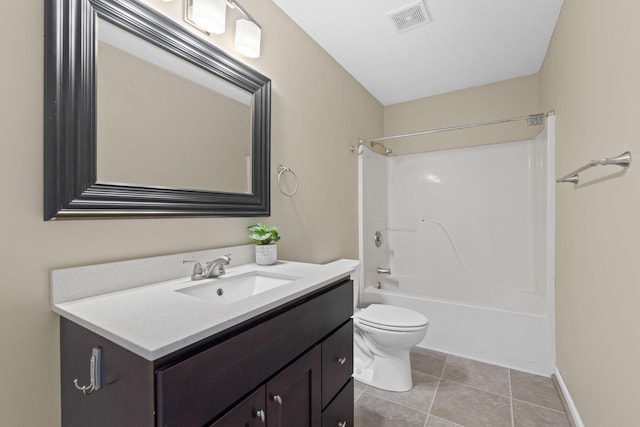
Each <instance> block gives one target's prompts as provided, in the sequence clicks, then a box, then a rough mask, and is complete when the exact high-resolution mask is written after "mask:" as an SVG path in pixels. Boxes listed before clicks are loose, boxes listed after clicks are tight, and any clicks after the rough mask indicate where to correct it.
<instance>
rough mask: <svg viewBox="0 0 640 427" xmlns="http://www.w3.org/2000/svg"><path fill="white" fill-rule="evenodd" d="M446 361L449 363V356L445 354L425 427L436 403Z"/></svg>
mask: <svg viewBox="0 0 640 427" xmlns="http://www.w3.org/2000/svg"><path fill="white" fill-rule="evenodd" d="M448 361H449V355H448V354H447V355H446V357H445V359H444V365H443V366H442V371H440V378H438V385H437V386H436V391H435V393H433V398H432V399H431V405H429V413H428V414H427V420H426V421H425V427H426V425H427V422H429V418H430V417H431V411H432V410H433V405H434V404H435V403H436V397H438V390H440V384H442V377H443V376H444V371H445V370H446V369H447V362H448Z"/></svg>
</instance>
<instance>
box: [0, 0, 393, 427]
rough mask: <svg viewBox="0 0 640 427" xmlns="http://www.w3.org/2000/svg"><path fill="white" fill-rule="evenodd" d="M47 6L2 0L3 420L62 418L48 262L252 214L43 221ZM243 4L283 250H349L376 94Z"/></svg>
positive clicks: (214, 243) (152, 247) (118, 255)
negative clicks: (279, 176)
mask: <svg viewBox="0 0 640 427" xmlns="http://www.w3.org/2000/svg"><path fill="white" fill-rule="evenodd" d="M151 1H155V2H157V3H161V1H160V0H149V2H151ZM173 3H174V4H179V3H182V2H180V1H176V2H173ZM43 5H44V1H42V0H24V1H19V2H10V3H7V4H6V5H5V7H4V10H3V16H4V17H5V18H6V19H4V21H3V24H2V26H0V52H2V53H3V58H4V59H3V67H2V72H1V78H0V93H2V95H3V96H2V99H3V102H2V103H1V104H0V135H1V139H2V142H1V144H0V176H1V177H2V180H1V182H0V186H1V189H2V191H1V194H2V209H0V224H1V230H2V238H1V239H2V240H1V243H0V272H1V274H0V280H1V282H0V340H1V341H0V343H1V346H0V349H1V350H0V378H1V379H2V380H1V381H0V419H1V421H0V424H2V425H3V426H4V425H7V426H16V427H17V426H25V427H32V426H56V425H58V424H59V391H58V387H59V385H58V381H59V377H58V375H59V374H58V371H59V369H58V351H59V349H58V321H57V316H56V315H54V314H53V313H52V312H51V311H50V310H49V271H50V270H51V269H56V268H62V267H70V266H77V265H83V264H91V263H101V262H108V261H114V260H123V259H130V258H137V257H146V256H154V255H160V254H167V253H175V252H182V251H190V250H197V249H204V248H209V247H218V246H227V245H235V244H243V243H247V238H246V234H245V227H246V226H247V225H249V224H251V223H252V222H254V221H255V219H252V218H239V219H215V218H201V219H141V220H90V221H77V220H76V221H66V222H44V221H43V220H42V217H43V202H42V199H43V195H42V192H43V174H42V169H43V142H42V141H43V139H42V133H43V125H42V110H43V107H42V106H43V99H42V93H43V88H42V82H43V42H42V37H43V20H44V18H43ZM242 5H243V6H244V7H246V8H247V9H248V10H249V11H250V12H251V14H252V15H253V16H254V17H255V18H256V19H257V20H258V21H259V22H260V24H261V25H262V26H263V31H264V37H263V51H262V57H261V58H260V59H258V60H246V62H247V63H248V64H249V65H251V66H252V67H254V68H256V69H257V70H259V71H260V72H262V73H263V74H265V75H267V76H269V77H270V78H271V79H272V84H273V93H272V95H273V104H272V108H273V109H272V116H273V121H272V174H271V176H272V179H274V181H273V183H272V217H271V218H269V219H267V220H266V221H267V222H268V223H269V224H278V225H280V226H281V231H282V235H283V239H282V241H281V243H280V255H281V257H282V258H286V259H292V260H302V261H310V262H325V261H329V260H332V259H336V258H340V257H357V256H358V253H357V196H356V192H357V179H356V176H357V173H356V170H357V160H356V158H355V157H354V155H353V154H352V153H350V152H349V149H348V148H349V146H350V145H351V144H353V143H354V142H355V141H356V140H357V138H359V137H372V136H374V135H378V134H380V133H381V132H382V106H381V105H380V104H379V103H378V102H377V101H376V100H375V99H373V98H372V97H371V96H370V95H369V93H368V92H366V91H365V90H364V89H363V88H362V87H361V86H360V85H359V84H357V83H356V82H355V81H354V80H353V79H352V78H351V76H349V75H348V74H347V73H346V72H345V71H344V70H342V69H341V68H340V67H339V66H338V65H337V64H336V63H335V62H334V61H333V60H332V59H331V58H330V57H329V56H328V55H327V54H326V53H325V52H324V51H322V50H321V49H320V48H319V47H318V46H317V45H315V44H314V43H313V42H312V41H311V40H310V39H309V38H308V37H307V36H306V35H305V34H303V33H302V32H301V31H300V30H299V29H298V28H297V27H296V26H295V25H294V24H293V23H292V22H291V21H290V20H289V19H288V18H286V17H285V16H284V14H283V13H281V11H280V10H279V9H277V8H276V7H275V5H274V4H273V3H272V2H269V1H261V0H245V1H243V3H242ZM230 25H231V29H232V28H233V27H232V25H233V24H232V23H230ZM229 33H230V34H232V31H230V32H229ZM216 40H219V39H216ZM221 46H223V47H224V48H225V49H227V50H228V51H230V52H232V53H233V54H235V52H234V51H233V50H232V49H233V48H232V47H231V35H226V36H225V37H223V38H222V42H221ZM243 60H244V59H243ZM278 163H284V164H286V165H287V166H290V167H291V168H292V169H293V170H294V171H295V172H296V173H297V174H298V177H299V179H300V190H299V192H298V194H297V195H296V196H295V197H293V198H286V197H285V196H283V195H282V194H281V193H280V192H279V191H278V190H277V188H276V187H275V166H276V165H277V164H278Z"/></svg>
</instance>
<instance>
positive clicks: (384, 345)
mask: <svg viewBox="0 0 640 427" xmlns="http://www.w3.org/2000/svg"><path fill="white" fill-rule="evenodd" d="M353 325H354V328H353V332H354V336H353V339H354V354H353V356H354V357H353V359H354V378H355V379H356V380H358V381H360V382H363V383H365V384H368V385H371V386H373V387H376V388H380V389H383V390H389V391H407V390H410V389H411V387H413V383H412V382H411V362H410V360H409V351H410V350H411V348H412V347H413V346H415V345H416V344H418V343H419V342H420V341H422V339H423V338H424V337H425V335H426V333H427V327H428V326H429V319H427V318H426V317H425V316H423V315H422V314H420V313H418V312H416V311H413V310H409V309H407V308H402V307H396V306H393V305H385V304H371V305H370V306H368V307H367V308H364V309H362V310H358V311H356V313H355V314H354V315H353Z"/></svg>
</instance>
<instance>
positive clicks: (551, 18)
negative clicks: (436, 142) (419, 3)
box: [273, 0, 562, 105]
mask: <svg viewBox="0 0 640 427" xmlns="http://www.w3.org/2000/svg"><path fill="white" fill-rule="evenodd" d="M273 1H274V3H276V4H277V5H278V6H279V7H280V8H281V9H282V10H283V11H284V12H285V13H286V14H287V15H288V16H289V17H291V19H293V20H294V21H295V22H296V23H297V24H298V25H300V27H302V29H303V30H304V31H306V32H307V33H308V34H309V35H310V36H311V37H312V38H313V39H314V40H315V41H316V42H317V43H318V44H319V45H320V46H322V47H323V48H324V49H325V50H326V51H327V52H328V53H329V54H330V55H331V56H332V57H333V58H335V59H336V61H338V63H340V64H341V65H342V66H343V67H344V68H345V69H346V70H347V71H348V72H349V73H350V74H351V75H353V76H354V77H355V78H356V79H357V80H358V81H359V82H360V83H361V84H362V85H363V86H364V87H365V88H367V89H368V90H369V92H371V93H372V94H373V96H375V97H376V98H377V99H378V100H379V101H380V102H381V103H382V104H383V105H392V104H397V103H399V102H405V101H410V100H414V99H419V98H424V97H427V96H432V95H437V94H440V93H446V92H451V91H454V90H459V89H464V88H468V87H473V86H478V85H483V84H488V83H493V82H497V81H502V80H507V79H511V78H515V77H520V76H526V75H530V74H535V73H537V72H538V71H540V68H541V66H542V63H543V61H544V57H545V54H546V52H547V48H548V46H549V41H550V39H551V35H552V34H553V30H554V28H555V25H556V21H557V19H558V15H559V13H560V8H561V6H562V0H424V1H425V3H426V4H427V8H428V10H429V13H430V15H431V18H432V22H431V23H430V24H427V25H422V26H419V27H416V28H415V29H412V30H410V31H407V32H403V33H398V32H397V31H396V29H395V27H394V26H393V24H392V21H391V19H390V18H389V17H388V16H387V15H388V14H389V13H390V12H395V11H397V10H398V9H401V8H403V7H405V6H407V5H411V4H415V3H416V0H316V1H303V0H273Z"/></svg>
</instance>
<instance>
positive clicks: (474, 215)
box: [358, 116, 555, 376]
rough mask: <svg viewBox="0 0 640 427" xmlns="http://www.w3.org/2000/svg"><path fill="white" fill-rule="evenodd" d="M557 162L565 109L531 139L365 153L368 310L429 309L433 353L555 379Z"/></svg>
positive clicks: (363, 238) (363, 245)
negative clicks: (378, 240) (558, 120)
mask: <svg viewBox="0 0 640 427" xmlns="http://www.w3.org/2000/svg"><path fill="white" fill-rule="evenodd" d="M554 159H555V117H554V116H550V117H548V118H547V120H546V126H545V128H544V129H542V132H541V133H540V134H539V135H538V136H537V137H535V138H534V139H531V140H526V141H517V142H506V143H500V144H492V145H485V146H476V147H467V148H459V149H452V150H442V151H433V152H427V153H418V154H408V155H399V156H382V155H379V154H375V153H372V152H370V151H369V150H366V149H365V150H364V152H363V154H362V155H361V156H360V157H359V163H358V165H359V196H360V197H359V213H360V230H359V236H360V256H361V261H362V267H361V270H362V271H361V277H362V287H361V288H362V289H363V291H364V292H361V294H360V303H361V306H366V305H367V304H371V303H381V304H393V305H398V306H401V307H405V308H409V309H412V310H415V311H418V312H420V313H423V314H424V315H425V316H426V317H427V318H429V321H430V326H429V331H428V332H427V336H426V339H425V340H424V341H423V343H422V345H423V346H426V347H428V348H432V349H436V350H441V351H445V352H448V353H452V354H456V355H459V356H463V357H467V358H471V359H476V360H481V361H485V362H489V363H493V364H498V365H502V366H508V367H512V368H515V369H520V370H524V371H528V372H533V373H538V374H544V375H547V376H548V375H550V374H552V373H553V370H554V368H555V284H554V279H555V270H554V267H555V163H554ZM377 230H379V231H380V232H381V234H382V239H383V240H382V244H381V245H380V246H376V245H375V239H374V233H375V232H376V231H377ZM379 268H380V270H379ZM376 288H378V289H381V290H378V289H376Z"/></svg>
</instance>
